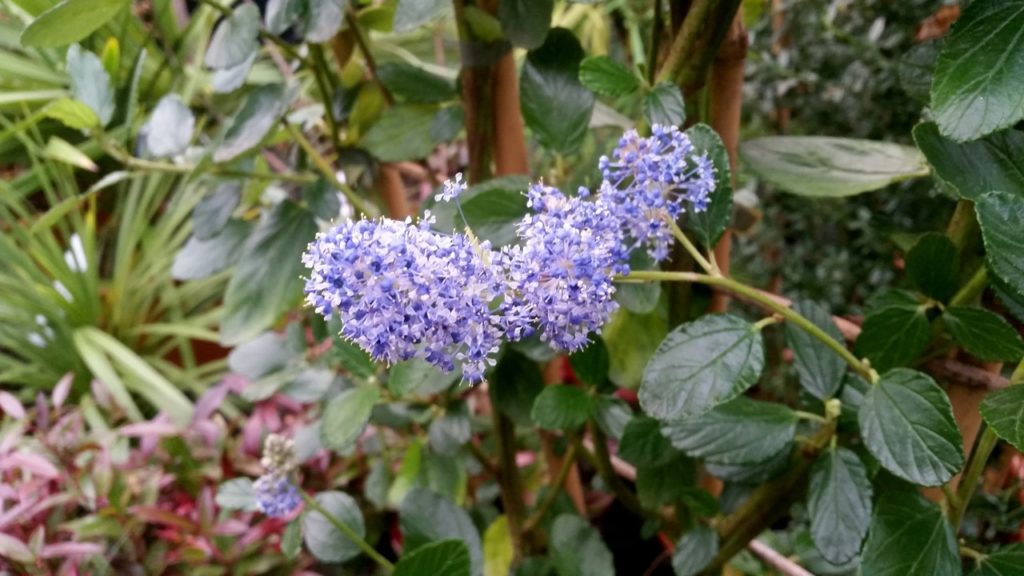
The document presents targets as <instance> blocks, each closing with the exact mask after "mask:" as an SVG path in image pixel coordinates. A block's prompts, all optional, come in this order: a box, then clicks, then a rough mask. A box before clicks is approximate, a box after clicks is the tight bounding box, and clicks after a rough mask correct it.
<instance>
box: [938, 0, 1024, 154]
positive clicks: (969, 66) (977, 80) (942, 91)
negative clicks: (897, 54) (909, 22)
mask: <svg viewBox="0 0 1024 576" xmlns="http://www.w3.org/2000/svg"><path fill="white" fill-rule="evenodd" d="M1021 30H1024V0H977V1H975V2H971V3H970V4H969V5H968V6H967V8H965V9H964V11H963V14H961V16H960V19H959V20H957V22H956V23H955V24H954V25H953V28H952V30H951V31H950V33H949V36H948V37H947V38H946V43H945V46H944V47H943V48H942V53H941V54H939V62H938V64H937V65H936V67H935V81H934V83H933V84H932V106H931V108H932V114H933V115H934V116H935V120H936V122H937V123H938V125H939V129H940V130H941V131H942V133H943V134H944V135H946V136H949V137H950V138H952V139H953V140H956V141H958V142H963V141H965V140H974V139H975V138H979V137H981V136H984V135H985V134H988V133H989V132H993V131H995V130H999V129H1002V128H1006V127H1007V126H1012V125H1013V124H1015V123H1016V122H1017V121H1018V120H1020V119H1021V118H1024V60H1021V59H1020V58H1019V57H1018V56H1019V55H1020V54H1021V52H1024V34H1021Z"/></svg>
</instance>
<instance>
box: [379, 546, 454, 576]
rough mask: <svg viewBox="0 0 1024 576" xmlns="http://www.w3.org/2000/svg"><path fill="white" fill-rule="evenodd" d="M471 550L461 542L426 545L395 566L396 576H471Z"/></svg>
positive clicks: (400, 560) (407, 555)
mask: <svg viewBox="0 0 1024 576" xmlns="http://www.w3.org/2000/svg"><path fill="white" fill-rule="evenodd" d="M470 570H471V564H470V558H469V550H468V549H467V548H466V545H465V544H464V543H463V542H461V541H459V540H441V541H439V542H431V543H430V544H424V545H423V546H420V547H419V548H417V549H416V550H413V551H412V552H411V553H409V554H406V555H404V556H402V558H400V559H399V561H398V564H396V565H395V572H394V575H395V576H439V575H441V574H444V575H445V576H470Z"/></svg>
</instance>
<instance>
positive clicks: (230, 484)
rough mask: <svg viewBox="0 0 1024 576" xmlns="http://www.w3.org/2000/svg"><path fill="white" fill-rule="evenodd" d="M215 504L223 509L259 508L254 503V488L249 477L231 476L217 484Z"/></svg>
mask: <svg viewBox="0 0 1024 576" xmlns="http://www.w3.org/2000/svg"><path fill="white" fill-rule="evenodd" d="M216 501H217V506H220V507H221V508H223V509H225V510H243V511H246V512H254V511H256V510H259V506H257V504H256V489H255V488H253V486H252V480H251V479H250V478H232V479H231V480H228V481H227V482H222V483H221V484H220V486H217V498H216Z"/></svg>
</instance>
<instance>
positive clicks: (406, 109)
mask: <svg viewBox="0 0 1024 576" xmlns="http://www.w3.org/2000/svg"><path fill="white" fill-rule="evenodd" d="M433 121H434V109H433V108H428V107H424V106H412V105H399V106H395V107H393V108H390V109H388V112H387V114H384V115H383V116H381V118H380V120H378V121H377V123H376V124H374V125H373V126H372V127H371V128H370V130H369V131H368V132H367V133H366V136H365V137H364V138H363V141H362V146H363V148H366V150H367V151H369V152H370V154H373V155H374V156H375V157H376V158H377V159H378V160H380V161H381V162H401V161H404V160H418V159H420V158H426V157H427V156H429V155H430V153H431V152H432V151H433V150H434V140H433V139H432V138H431V137H430V125H431V123H433Z"/></svg>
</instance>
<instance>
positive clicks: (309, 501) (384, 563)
mask: <svg viewBox="0 0 1024 576" xmlns="http://www.w3.org/2000/svg"><path fill="white" fill-rule="evenodd" d="M301 494H302V500H303V501H304V502H305V503H306V506H308V507H309V508H311V509H312V510H315V511H316V512H319V513H320V514H323V516H324V518H326V519H327V521H328V522H330V523H331V526H334V527H335V528H337V529H338V531H339V532H341V533H342V534H344V535H345V537H346V538H348V539H349V540H351V541H352V543H353V544H355V545H356V546H357V547H359V549H360V550H362V551H363V553H364V554H366V555H367V556H369V557H370V559H372V560H373V561H374V562H376V563H377V564H378V565H380V567H381V568H383V569H384V570H385V571H386V572H388V573H391V572H393V571H394V570H395V565H394V564H392V563H391V561H390V560H388V559H387V558H385V557H384V556H382V555H381V553H380V552H377V550H375V549H374V547H373V546H370V545H369V544H368V543H367V542H366V540H363V538H362V537H361V536H359V534H356V531H355V530H353V529H352V528H351V527H349V526H348V524H345V523H344V522H342V521H341V520H339V519H338V518H337V517H335V516H334V515H333V514H331V513H330V512H328V511H327V510H326V509H324V507H323V506H321V505H320V503H319V502H317V501H316V499H315V498H313V497H312V496H310V495H309V494H307V493H306V491H305V490H303V491H301Z"/></svg>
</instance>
